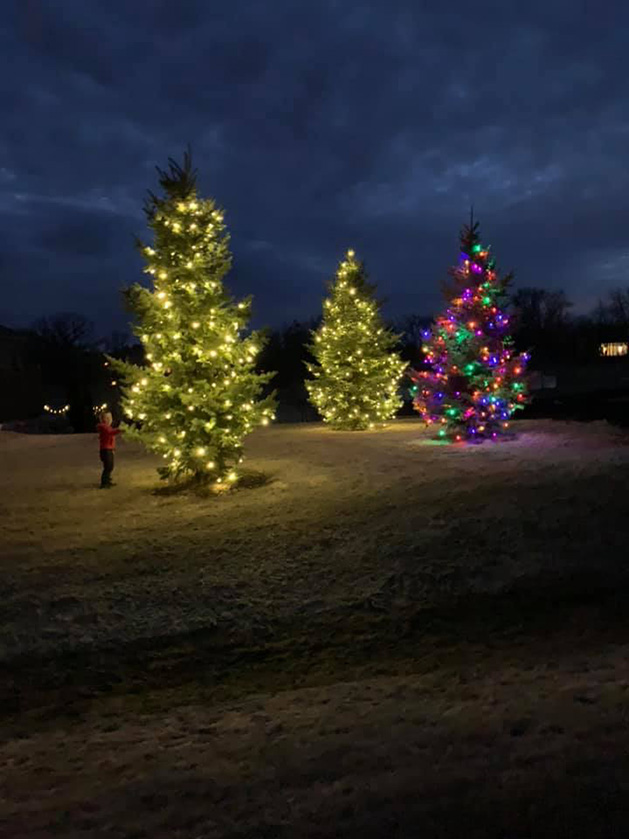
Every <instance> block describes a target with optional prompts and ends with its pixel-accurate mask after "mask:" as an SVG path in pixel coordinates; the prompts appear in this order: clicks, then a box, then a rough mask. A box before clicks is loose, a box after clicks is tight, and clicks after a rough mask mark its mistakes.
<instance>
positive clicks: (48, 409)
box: [44, 405, 70, 417]
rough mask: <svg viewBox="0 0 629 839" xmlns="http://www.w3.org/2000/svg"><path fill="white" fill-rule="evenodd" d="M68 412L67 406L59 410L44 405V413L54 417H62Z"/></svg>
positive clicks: (68, 407)
mask: <svg viewBox="0 0 629 839" xmlns="http://www.w3.org/2000/svg"><path fill="white" fill-rule="evenodd" d="M69 410H70V406H69V405H63V406H62V407H61V408H51V407H50V405H44V411H45V412H46V413H47V414H52V415H53V416H55V417H63V416H65V415H66V414H67V413H68V411H69Z"/></svg>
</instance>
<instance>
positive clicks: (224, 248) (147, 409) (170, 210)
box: [109, 155, 275, 485]
mask: <svg viewBox="0 0 629 839" xmlns="http://www.w3.org/2000/svg"><path fill="white" fill-rule="evenodd" d="M160 184H161V186H162V189H163V196H162V197H156V196H153V195H151V196H150V199H149V201H148V203H147V207H146V213H147V216H148V223H149V227H150V229H151V230H152V232H153V239H154V241H153V242H152V246H150V247H143V248H142V251H143V254H144V257H145V259H146V267H145V272H146V273H147V274H149V276H150V277H151V278H152V282H151V287H150V288H149V289H146V288H144V287H142V286H140V285H135V286H132V287H131V288H130V289H128V291H127V292H126V296H127V300H128V303H129V307H130V308H131V310H132V311H133V312H134V313H135V315H136V318H137V326H136V328H135V330H134V331H135V334H136V335H138V337H139V338H140V340H141V342H142V345H143V347H144V351H145V358H146V359H147V361H149V362H150V365H149V366H146V367H138V366H136V365H133V364H129V363H127V362H120V361H116V360H114V359H109V361H110V363H111V365H112V367H113V368H114V369H115V370H116V371H117V372H118V373H119V374H120V375H121V377H122V378H123V379H124V388H123V400H122V407H123V410H124V413H125V416H126V418H127V419H128V420H131V421H133V422H134V423H136V422H139V426H129V432H130V436H137V437H138V438H139V439H140V440H141V441H142V442H143V443H144V444H145V445H146V446H147V447H148V448H149V449H151V450H152V451H154V452H156V453H158V454H160V455H161V456H162V458H163V460H164V461H165V462H166V463H165V465H164V466H163V467H162V468H161V469H159V470H158V471H159V473H160V475H161V476H162V477H164V478H175V477H179V476H194V477H195V478H197V479H199V480H203V481H210V480H211V481H213V482H215V483H216V484H219V485H222V484H223V482H224V481H227V482H229V484H233V483H234V482H235V481H236V480H237V478H238V473H237V471H236V465H237V464H238V463H240V462H241V460H242V447H243V441H244V438H245V436H246V435H247V434H249V433H250V432H251V431H253V429H254V428H255V427H256V426H259V425H261V424H266V423H268V422H269V421H270V420H272V419H274V418H275V417H274V398H273V396H269V397H266V398H265V399H263V400H261V401H260V400H259V396H260V392H261V389H262V387H263V385H264V384H265V383H266V382H268V381H269V379H270V378H271V376H272V375H273V374H265V375H260V374H258V373H256V372H255V361H256V357H257V355H258V353H259V351H260V349H261V347H262V340H261V338H260V336H259V335H257V334H255V333H254V334H249V335H247V334H246V333H244V332H243V330H244V328H245V326H246V323H247V320H248V318H249V313H250V307H251V300H250V299H247V300H245V301H240V302H239V303H236V302H234V301H233V300H232V298H231V296H230V295H229V293H228V292H227V290H226V289H225V287H224V285H223V278H224V277H225V275H226V274H227V272H228V271H229V268H230V266H231V254H230V251H229V234H228V232H227V230H226V227H225V225H224V224H223V223H222V222H223V215H222V213H221V212H219V211H218V210H217V209H216V207H215V204H214V202H213V201H212V200H211V199H201V198H200V197H198V196H197V192H196V179H195V172H194V171H193V170H192V167H191V162H190V157H189V155H186V157H185V158H184V164H183V167H181V166H179V165H177V164H176V163H174V162H173V161H170V168H169V171H167V172H163V171H161V170H160ZM165 310H168V311H165Z"/></svg>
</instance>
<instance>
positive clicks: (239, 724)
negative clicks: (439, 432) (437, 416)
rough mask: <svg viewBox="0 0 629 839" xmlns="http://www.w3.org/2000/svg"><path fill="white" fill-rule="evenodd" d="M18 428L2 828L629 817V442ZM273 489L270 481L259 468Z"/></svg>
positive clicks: (2, 719) (70, 830) (323, 829)
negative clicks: (224, 439) (208, 458)
mask: <svg viewBox="0 0 629 839" xmlns="http://www.w3.org/2000/svg"><path fill="white" fill-rule="evenodd" d="M518 428H519V429H520V431H521V433H520V436H519V438H518V439H517V440H516V441H514V442H510V443H507V444H500V445H496V446H483V447H479V448H471V449H466V448H451V447H443V446H436V445H433V444H431V443H430V442H429V441H428V440H427V439H426V437H425V436H424V433H423V432H422V431H421V430H420V427H419V426H418V425H417V424H416V423H414V422H412V421H410V422H399V423H396V424H394V425H393V426H391V427H390V428H388V429H386V430H384V431H382V432H379V433H373V434H371V433H370V434H355V435H352V434H335V433H333V432H330V431H328V430H325V429H322V428H320V427H318V426H301V427H278V428H273V429H269V430H265V431H264V432H262V433H259V434H258V435H256V436H255V437H254V438H253V439H252V440H251V444H250V446H249V459H248V463H249V468H250V471H251V477H250V480H249V483H250V487H249V488H247V489H243V490H240V491H238V492H235V493H233V494H232V495H229V496H223V497H218V498H200V497H197V496H194V495H186V494H183V495H169V494H164V493H155V491H154V488H155V479H154V472H153V469H154V465H155V464H154V462H153V461H152V460H151V459H150V458H148V457H146V456H145V455H143V454H142V453H141V452H140V451H139V450H138V449H136V448H135V447H132V446H129V445H127V446H122V447H121V451H120V454H119V468H118V480H119V486H118V487H117V488H116V489H115V490H113V491H112V492H105V493H103V492H100V491H99V490H97V489H96V488H95V478H97V471H98V464H97V459H96V458H95V456H94V440H93V439H91V438H88V437H85V438H84V437H80V436H73V437H32V436H21V435H15V434H8V433H4V434H0V506H1V508H2V509H1V510H0V512H1V513H2V516H1V519H0V539H1V540H2V541H1V544H2V548H3V550H2V556H1V560H0V598H1V600H0V602H1V603H2V609H1V610H0V617H1V621H2V625H1V629H0V639H1V641H2V650H1V653H2V659H1V663H0V667H1V672H0V676H1V681H0V700H1V701H0V835H3V836H4V835H6V836H10V837H42V839H43V837H49V836H62V837H100V836H107V837H147V839H148V837H151V839H162V837H164V838H165V837H193V839H194V837H215V836H216V837H219V836H220V837H230V839H236V837H238V839H240V838H241V837H243V838H244V837H251V839H253V837H256V839H257V837H279V838H280V839H281V838H282V837H328V836H330V837H332V836H340V837H374V839H375V837H415V836H421V837H496V839H498V837H501V839H510V837H514V838H515V837H525V836H531V837H540V836H541V837H546V836H548V837H550V836H552V837H564V836H565V837H575V836H578V837H581V836H583V837H612V836H613V837H619V836H626V835H629V804H628V795H627V793H628V791H629V790H628V788H629V661H628V657H627V653H628V652H629V614H628V611H627V597H626V593H627V582H628V580H629V574H628V571H627V568H628V563H629V549H628V545H629V538H628V537H629V519H628V517H627V512H628V500H627V484H628V475H629V472H628V466H629V446H628V445H627V443H628V442H629V437H628V436H627V434H626V433H623V432H622V431H619V430H614V429H612V428H610V427H608V426H606V425H605V424H591V425H576V424H575V425H572V424H560V423H549V422H539V421H531V422H525V423H520V424H519V425H518ZM265 481H266V483H265Z"/></svg>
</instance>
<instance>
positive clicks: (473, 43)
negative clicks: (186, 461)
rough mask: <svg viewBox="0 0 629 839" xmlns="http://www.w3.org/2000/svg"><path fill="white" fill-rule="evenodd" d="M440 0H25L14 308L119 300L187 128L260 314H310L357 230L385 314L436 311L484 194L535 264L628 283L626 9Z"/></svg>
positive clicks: (12, 311)
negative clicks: (160, 182) (472, 210)
mask: <svg viewBox="0 0 629 839" xmlns="http://www.w3.org/2000/svg"><path fill="white" fill-rule="evenodd" d="M426 5H427V6H428V7H429V9H430V10H429V11H426V10H425V9H423V8H421V4H418V3H416V2H415V1H414V0H401V2H398V3H395V4H390V3H387V2H385V0H377V2H371V3H368V4H365V3H358V2H352V1H351V0H345V1H344V2H341V0H317V2H315V1H314V0H312V2H310V1H308V2H303V3H294V2H292V0H277V2H274V3H272V4H270V3H259V2H254V0H248V2H245V0H236V2H233V3H231V4H227V5H225V4H209V3H206V2H203V0H178V2H177V3H172V2H170V0H153V2H151V3H150V4H135V3H119V4H118V3H116V4H112V3H110V2H108V0H93V2H91V3H85V2H82V0H65V2H64V3H63V4H50V3H46V2H44V0H24V2H22V3H19V4H15V7H14V8H13V10H12V11H10V12H7V13H6V14H7V17H6V25H5V26H3V28H2V30H1V31H0V50H2V55H3V57H4V60H5V67H6V68H7V71H5V72H4V73H3V74H2V76H1V77H0V110H1V112H2V114H3V124H2V131H1V132H0V223H2V229H3V233H4V236H3V253H2V260H0V271H1V272H2V281H3V286H4V287H6V288H8V291H7V293H6V294H4V295H3V301H2V307H3V308H2V310H1V311H0V318H1V319H2V320H3V321H4V322H8V323H10V322H25V321H27V320H30V319H32V318H33V317H36V316H38V315H41V314H44V313H46V312H47V311H52V310H54V309H63V308H67V306H68V304H69V303H72V307H73V308H74V309H77V308H79V307H80V306H82V310H83V311H85V313H86V314H87V315H89V316H91V317H95V318H97V319H98V321H99V323H100V324H102V327H103V328H106V327H108V326H109V325H110V324H111V325H120V324H121V323H123V322H124V319H125V317H126V316H125V315H124V314H123V313H122V310H121V307H120V302H119V297H118V289H119V288H120V286H121V285H123V284H125V283H126V282H129V281H132V280H133V279H136V278H138V277H141V273H140V269H141V266H140V262H139V259H138V257H137V255H136V253H135V251H134V249H133V234H139V235H142V234H143V225H144V221H143V216H142V213H141V207H142V202H143V198H144V194H145V191H146V189H148V188H153V189H154V188H155V187H156V178H155V172H154V167H155V165H156V164H157V165H161V166H163V165H164V164H165V162H166V159H167V158H168V157H169V156H172V155H175V156H178V155H180V154H181V151H182V150H183V149H184V147H185V146H186V144H187V143H188V142H192V145H193V150H194V153H195V157H196V164H197V166H198V168H199V170H200V185H201V189H202V190H203V191H205V192H207V193H209V194H211V195H212V196H214V197H215V198H216V200H217V201H218V202H219V203H220V204H221V205H222V206H224V207H225V208H226V210H227V213H228V215H227V219H228V221H229V224H230V226H231V230H232V233H233V246H234V254H235V262H234V265H235V270H234V276H233V285H234V289H235V291H237V292H238V293H239V294H246V293H250V292H251V293H253V294H254V295H255V304H254V310H255V312H256V319H257V320H258V321H259V322H260V323H262V322H271V323H282V322H285V321H287V320H290V319H292V318H294V317H308V316H310V315H311V314H316V311H317V308H318V306H319V303H320V298H321V294H322V291H323V288H324V282H325V280H326V279H327V276H328V275H329V274H330V272H331V271H333V270H334V267H335V265H336V263H337V261H338V259H339V257H340V255H341V254H342V252H343V251H344V250H345V249H346V248H347V247H350V246H352V247H354V248H355V249H356V250H357V251H358V252H359V254H360V255H361V256H363V257H364V258H365V260H366V262H367V266H368V268H369V270H370V271H371V274H372V276H373V278H374V279H375V280H376V281H377V282H378V283H379V286H380V290H381V294H382V296H384V297H386V298H387V299H388V303H387V311H388V312H389V313H390V314H391V315H395V314H403V313H404V312H408V311H411V310H412V311H415V312H430V311H431V310H433V309H434V308H435V307H436V306H437V305H438V304H439V279H440V278H441V277H442V276H443V274H444V272H445V269H446V268H447V266H448V265H449V264H450V263H451V262H452V261H453V259H454V258H455V256H456V252H457V251H456V244H457V243H456V237H457V232H458V228H459V226H460V224H461V223H462V222H463V221H464V220H465V218H466V216H467V212H468V208H469V204H470V202H472V201H473V202H474V204H475V206H476V208H477V214H478V215H479V216H480V218H481V221H482V224H483V229H484V232H485V235H486V238H487V239H488V240H489V241H490V242H491V243H492V244H493V246H494V249H495V251H496V254H497V257H498V259H499V262H500V264H501V265H503V266H504V267H505V268H511V267H513V268H515V269H516V273H517V277H518V279H519V282H520V283H521V284H527V285H544V286H547V287H552V288H558V287H565V288H566V290H567V291H568V293H569V294H570V296H571V297H573V298H574V299H575V301H576V302H577V304H578V305H579V306H580V307H585V306H587V305H590V303H591V302H595V301H596V298H597V297H598V296H599V295H601V294H604V293H605V291H606V289H608V288H610V287H613V286H614V285H618V284H625V285H629V280H628V279H627V267H628V264H629V246H628V244H627V241H626V236H625V231H626V229H627V227H628V222H629V208H628V197H627V196H628V195H629V183H628V181H629V174H627V169H626V166H625V154H626V152H625V150H626V148H627V140H628V139H629V98H628V97H627V81H626V73H625V61H626V57H625V54H626V32H627V24H629V9H625V8H624V7H623V6H622V5H621V4H603V7H601V5H600V4H594V3H593V2H582V3H579V4H575V3H573V2H568V0H556V2H553V3H549V2H541V0H533V2H530V3H527V4H520V6H519V8H518V11H517V13H514V7H513V4H510V3H500V2H498V0H495V2H486V3H483V4H477V6H475V7H473V8H472V7H470V6H469V4H468V3H462V2H460V0H454V1H453V2H451V3H449V4H442V9H441V10H440V9H438V7H437V5H436V4H426ZM17 80H19V84H18V81H17Z"/></svg>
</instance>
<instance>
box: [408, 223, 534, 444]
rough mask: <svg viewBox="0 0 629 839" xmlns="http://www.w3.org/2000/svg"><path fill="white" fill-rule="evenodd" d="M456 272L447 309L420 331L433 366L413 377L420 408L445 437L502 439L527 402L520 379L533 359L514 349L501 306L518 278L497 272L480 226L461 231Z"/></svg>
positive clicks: (422, 413) (416, 403)
mask: <svg viewBox="0 0 629 839" xmlns="http://www.w3.org/2000/svg"><path fill="white" fill-rule="evenodd" d="M450 275H451V277H452V281H453V282H452V286H451V287H450V289H449V291H448V299H449V305H448V308H447V309H446V311H445V313H444V314H442V315H440V316H439V317H438V318H437V320H436V322H435V323H434V325H433V328H432V329H429V330H424V333H423V336H422V337H423V339H424V344H423V351H424V353H425V356H426V362H427V365H428V368H429V369H427V370H422V371H415V372H414V373H413V375H412V378H413V380H414V387H413V392H414V405H415V408H416V409H417V410H418V411H419V412H420V413H421V415H422V417H423V418H424V420H425V422H426V423H427V425H429V426H433V427H436V428H438V431H437V436H438V437H440V438H442V439H446V440H451V441H453V442H462V441H473V442H478V441H480V440H483V439H496V438H497V437H499V436H501V435H504V434H505V432H507V430H508V428H509V420H510V418H511V416H512V414H513V413H514V411H517V410H518V409H520V408H523V407H524V405H525V404H526V401H527V395H526V384H525V382H524V380H523V378H522V376H523V374H524V368H525V366H526V362H527V361H528V359H529V356H528V354H527V353H523V354H521V355H516V354H515V352H514V350H513V341H512V339H511V337H510V335H509V317H508V316H507V315H506V314H505V313H504V311H503V310H504V307H505V305H506V300H507V290H508V286H509V283H510V281H511V280H512V277H513V275H512V274H507V275H505V276H503V277H500V276H499V275H498V273H497V272H496V270H495V262H494V260H493V258H492V257H491V256H490V249H489V248H488V247H484V246H482V245H481V244H480V242H479V237H478V224H472V225H471V226H470V227H465V228H464V229H463V231H462V233H461V255H460V259H459V265H458V266H457V267H456V268H453V269H451V271H450Z"/></svg>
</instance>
